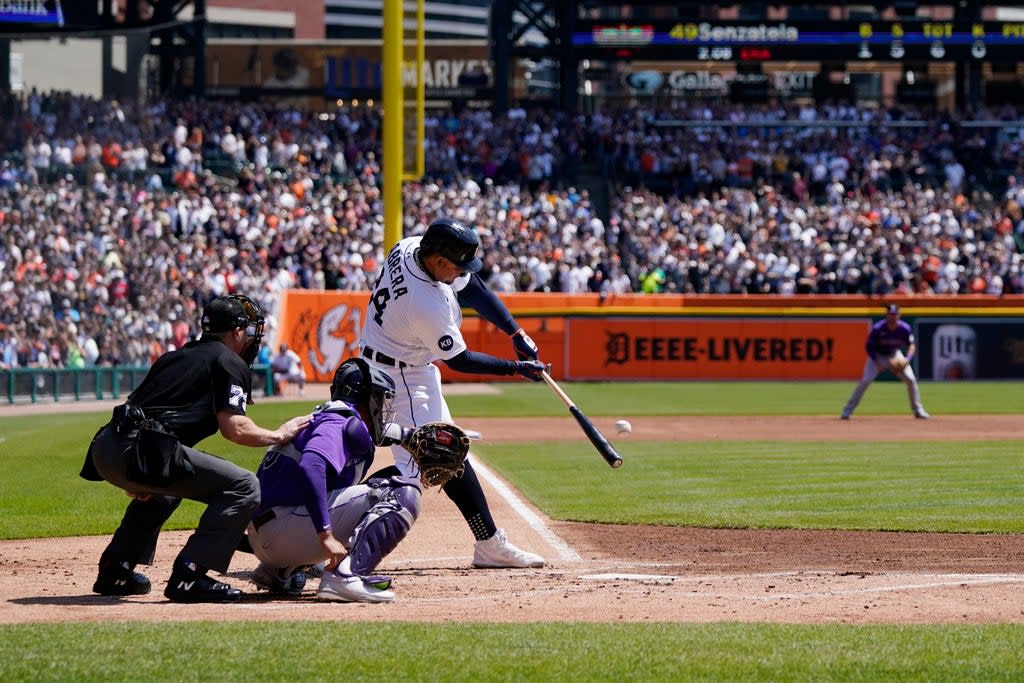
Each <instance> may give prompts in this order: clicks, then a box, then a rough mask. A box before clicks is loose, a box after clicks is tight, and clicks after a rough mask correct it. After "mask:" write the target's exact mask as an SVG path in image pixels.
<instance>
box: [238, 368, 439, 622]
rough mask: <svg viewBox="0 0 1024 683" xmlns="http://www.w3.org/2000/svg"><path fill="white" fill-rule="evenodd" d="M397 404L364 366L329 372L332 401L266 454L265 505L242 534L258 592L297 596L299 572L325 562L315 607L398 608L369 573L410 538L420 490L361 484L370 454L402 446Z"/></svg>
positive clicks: (386, 384) (385, 584)
mask: <svg viewBox="0 0 1024 683" xmlns="http://www.w3.org/2000/svg"><path fill="white" fill-rule="evenodd" d="M394 395H395V385H394V382H392V381H391V378H390V377H388V376H387V375H385V374H384V373H382V372H380V371H379V370H376V369H373V368H371V367H370V366H369V364H368V363H367V362H366V361H365V360H363V359H361V358H353V359H350V360H347V361H345V362H344V363H342V364H341V365H340V366H339V367H338V370H337V371H336V372H335V375H334V381H333V383H332V384H331V400H330V401H328V402H327V403H324V404H322V405H320V406H319V407H317V409H316V410H315V411H314V413H313V420H312V422H311V423H310V424H309V426H308V427H306V428H305V429H303V430H302V431H301V432H299V433H298V434H297V435H296V436H295V438H294V439H293V440H292V441H291V442H290V443H288V444H285V445H283V446H275V447H272V448H270V449H268V450H267V453H266V455H265V456H264V458H263V462H262V463H261V464H260V467H259V471H258V472H257V477H258V478H259V481H260V489H261V492H262V501H261V504H260V508H259V510H258V511H257V514H256V516H255V517H254V518H253V520H252V522H251V523H250V524H249V528H248V539H249V543H250V545H251V546H252V551H253V553H254V554H255V555H256V557H258V558H259V559H260V565H259V567H257V568H256V571H255V572H254V573H253V576H252V579H253V581H254V582H255V583H256V585H257V586H259V587H260V588H265V589H267V590H270V591H271V592H274V593H281V594H292V595H295V594H298V593H299V592H301V590H302V588H303V587H304V585H305V575H304V574H303V573H302V570H303V568H304V567H307V566H310V565H315V564H318V563H320V562H324V561H326V567H325V569H324V572H323V575H322V576H321V579H320V587H319V588H318V589H317V597H318V598H320V599H323V600H335V601H340V602H390V601H391V600H394V597H395V595H394V593H393V592H392V591H390V590H388V588H389V587H390V585H391V580H390V579H389V578H387V577H383V576H373V575H372V572H373V570H374V568H375V567H376V566H377V565H378V563H380V561H381V559H382V558H383V557H384V556H385V555H387V554H388V553H390V552H391V551H392V550H394V549H395V547H396V546H397V545H398V543H399V541H401V540H402V539H403V538H405V536H406V534H407V533H409V529H411V528H412V524H413V522H414V521H415V520H416V517H417V516H418V515H419V511H420V496H421V493H422V484H421V482H420V481H419V480H418V479H415V478H406V477H402V476H392V477H380V478H370V479H368V480H367V481H365V482H363V483H360V482H361V481H362V480H363V477H364V476H365V475H366V473H367V471H368V470H369V468H370V465H371V464H372V463H373V456H374V451H375V448H376V446H378V445H382V446H386V445H390V444H391V443H393V442H394V441H395V440H398V439H400V438H401V430H400V429H399V428H398V426H397V425H394V424H391V423H390V418H391V416H392V415H393V411H392V408H391V401H392V399H393V398H394ZM392 435H393V437H394V438H392Z"/></svg>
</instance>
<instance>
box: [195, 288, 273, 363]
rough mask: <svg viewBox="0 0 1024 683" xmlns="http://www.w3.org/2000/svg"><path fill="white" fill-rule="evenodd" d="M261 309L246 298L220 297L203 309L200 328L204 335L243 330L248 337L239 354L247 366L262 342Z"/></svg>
mask: <svg viewBox="0 0 1024 683" xmlns="http://www.w3.org/2000/svg"><path fill="white" fill-rule="evenodd" d="M263 323H264V317H263V309H261V308H260V306H259V304H257V303H256V302H255V301H253V300H252V299H250V298H249V297H247V296H242V295H240V294H232V295H231V296H220V297H217V298H216V299H214V300H213V301H211V302H210V303H208V304H207V305H206V308H204V309H203V318H202V327H203V332H204V333H207V332H209V333H211V334H213V333H216V332H230V331H232V330H237V329H243V330H245V334H246V336H247V337H248V341H246V344H245V347H244V348H243V349H242V352H241V353H240V354H239V355H240V356H241V357H242V360H244V361H245V362H246V364H248V365H252V362H253V361H254V360H256V355H257V354H258V353H259V352H260V344H261V343H262V341H263Z"/></svg>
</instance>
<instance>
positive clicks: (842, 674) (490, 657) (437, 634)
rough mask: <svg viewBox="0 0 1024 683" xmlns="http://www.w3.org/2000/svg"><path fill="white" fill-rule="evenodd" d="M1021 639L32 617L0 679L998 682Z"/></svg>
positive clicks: (702, 627) (1010, 668)
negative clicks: (41, 620) (63, 621)
mask: <svg viewBox="0 0 1024 683" xmlns="http://www.w3.org/2000/svg"><path fill="white" fill-rule="evenodd" d="M243 642H244V643H245V645H244V646H241V647H240V646H239V645H238V643H243ZM1022 648H1024V628H1021V627H1017V626H1002V625H1000V626H912V627H908V626H794V625H771V624H664V623H653V624H580V623H554V624H551V623H546V624H489V625H488V624H471V625H464V624H410V623H379V622H378V623H363V624H334V623H329V622H327V623H323V622H318V623H301V622H284V623H280V622H274V623H230V622H229V623H216V624H213V623H208V622H204V623H189V624H180V623H179V624H147V623H132V624H68V625H63V626H56V625H27V626H0V680H3V681H5V683H15V682H21V681H25V682H32V683H42V682H44V681H54V682H61V683H63V682H65V681H103V682H106V681H176V682H179V683H182V682H186V681H211V682H212V681H216V682H218V683H230V682H233V681H240V682H244V683H249V682H250V681H288V682H295V681H344V682H345V683H353V682H357V681H367V682H370V683H378V682H379V681H415V682H419V681H424V682H430V683H435V682H440V681H444V682H448V681H472V682H480V681H544V682H549V681H574V682H575V683H582V682H586V681H593V682H595V683H607V682H608V681H643V682H644V683H647V682H654V681H730V682H745V681H752V682H753V681H766V682H774V681H813V682H821V681H863V682H864V683H877V682H878V681H928V682H930V683H941V682H944V681H949V682H950V683H954V682H955V683H961V682H963V681H988V682H998V681H1019V680H1021V677H1022V676H1024V660H1022V658H1021V657H1020V652H1021V649H1022Z"/></svg>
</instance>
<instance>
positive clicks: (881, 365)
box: [843, 356, 924, 417]
mask: <svg viewBox="0 0 1024 683" xmlns="http://www.w3.org/2000/svg"><path fill="white" fill-rule="evenodd" d="M888 369H889V363H888V361H887V360H886V359H884V358H883V359H880V360H875V359H874V358H872V357H871V356H868V359H867V362H865V363H864V374H863V375H861V378H860V382H858V383H857V386H856V387H854V389H853V393H852V394H850V400H849V401H847V402H846V405H845V406H844V407H843V417H850V416H851V415H853V411H854V410H856V408H857V405H858V404H859V403H860V399H861V398H862V397H863V396H864V392H865V391H867V390H868V386H869V385H870V384H871V383H872V382H874V381H875V378H876V377H878V375H879V374H880V373H881V372H882V371H884V370H888ZM894 374H895V375H896V376H897V377H899V378H900V379H901V380H903V383H904V384H906V385H907V397H908V398H909V399H910V410H911V411H913V413H914V415H920V414H921V413H923V412H924V406H922V405H921V391H920V389H918V386H917V377H916V376H915V375H914V369H913V368H911V367H910V365H907V367H905V368H903V370H902V371H901V372H896V373H894Z"/></svg>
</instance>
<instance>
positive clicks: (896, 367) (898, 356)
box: [889, 351, 910, 372]
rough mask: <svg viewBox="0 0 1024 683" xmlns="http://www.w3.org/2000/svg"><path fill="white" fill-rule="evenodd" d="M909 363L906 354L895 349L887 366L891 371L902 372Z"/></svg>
mask: <svg viewBox="0 0 1024 683" xmlns="http://www.w3.org/2000/svg"><path fill="white" fill-rule="evenodd" d="M908 363H910V361H909V360H907V358H906V356H904V355H903V352H902V351H897V352H896V353H894V354H893V355H892V357H891V358H890V359H889V367H890V368H891V369H892V371H893V372H903V369H904V368H905V367H907V364H908Z"/></svg>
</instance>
